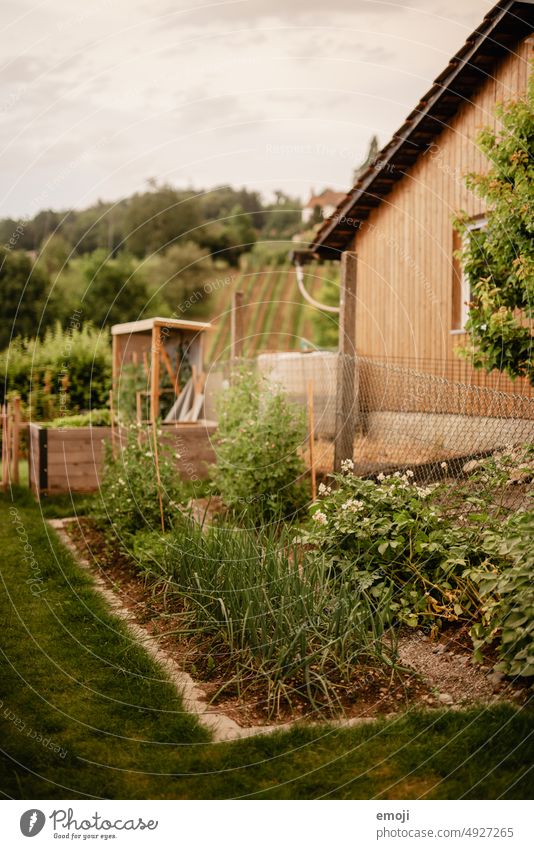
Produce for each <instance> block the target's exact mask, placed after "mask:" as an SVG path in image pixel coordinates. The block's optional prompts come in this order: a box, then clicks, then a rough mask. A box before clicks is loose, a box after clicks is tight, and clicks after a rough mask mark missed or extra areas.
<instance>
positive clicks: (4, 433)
mask: <svg viewBox="0 0 534 849" xmlns="http://www.w3.org/2000/svg"><path fill="white" fill-rule="evenodd" d="M1 415H2V489H3V491H4V492H6V490H7V481H8V477H9V469H8V465H9V451H8V442H7V440H8V434H7V413H6V405H5V404H2V414H1Z"/></svg>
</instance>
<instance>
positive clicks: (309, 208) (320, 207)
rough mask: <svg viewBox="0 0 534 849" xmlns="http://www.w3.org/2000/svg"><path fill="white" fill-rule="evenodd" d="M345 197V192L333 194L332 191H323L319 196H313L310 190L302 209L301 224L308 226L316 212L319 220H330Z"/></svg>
mask: <svg viewBox="0 0 534 849" xmlns="http://www.w3.org/2000/svg"><path fill="white" fill-rule="evenodd" d="M346 197H347V195H346V194H345V192H335V191H334V190H333V189H324V191H322V192H321V194H320V195H316V194H314V193H313V190H312V193H311V197H310V199H309V201H308V202H307V203H306V204H305V206H303V207H302V223H303V224H308V223H309V222H310V221H311V220H312V218H313V215H314V213H315V212H316V211H317V213H318V215H319V216H320V217H321V218H330V216H331V215H332V214H333V213H334V212H335V211H336V208H337V206H338V204H340V203H341V202H342V201H343V200H345V198H346Z"/></svg>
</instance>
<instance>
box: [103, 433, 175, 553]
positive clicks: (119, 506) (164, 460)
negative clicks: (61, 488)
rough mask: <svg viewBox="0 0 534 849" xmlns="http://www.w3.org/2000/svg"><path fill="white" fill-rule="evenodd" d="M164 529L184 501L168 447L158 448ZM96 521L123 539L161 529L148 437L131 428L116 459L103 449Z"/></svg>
mask: <svg viewBox="0 0 534 849" xmlns="http://www.w3.org/2000/svg"><path fill="white" fill-rule="evenodd" d="M158 456H159V471H160V479H161V490H162V502H163V516H164V523H165V528H170V527H171V526H172V521H173V517H174V516H175V515H176V513H177V511H179V509H180V503H181V502H182V501H183V500H184V494H183V489H182V484H181V481H180V478H179V475H178V471H177V469H176V466H175V463H174V460H175V457H176V455H174V456H173V452H172V451H171V449H170V448H169V447H168V446H165V445H161V444H160V445H158ZM100 495H101V507H100V510H99V517H98V518H99V521H100V524H101V525H102V527H103V528H104V530H105V531H106V532H108V533H109V532H111V533H113V534H114V535H116V536H118V537H119V538H121V539H123V538H125V539H126V541H127V538H128V536H129V535H130V534H134V533H136V531H139V530H145V529H148V530H151V529H155V528H160V529H161V516H160V507H159V495H158V484H157V475H156V465H155V459H154V445H153V441H152V434H151V433H150V432H149V433H147V432H144V431H143V430H142V429H141V428H137V427H136V426H135V425H132V426H131V427H130V428H128V430H127V438H126V440H125V441H124V442H123V443H122V444H121V445H120V448H119V449H118V451H117V456H116V457H115V459H114V458H113V454H112V450H111V447H110V446H109V445H106V457H105V472H104V478H103V480H102V484H101V488H100Z"/></svg>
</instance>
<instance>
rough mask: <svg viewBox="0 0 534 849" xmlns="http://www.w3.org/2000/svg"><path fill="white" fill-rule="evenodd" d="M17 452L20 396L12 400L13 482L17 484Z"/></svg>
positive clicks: (18, 451)
mask: <svg viewBox="0 0 534 849" xmlns="http://www.w3.org/2000/svg"><path fill="white" fill-rule="evenodd" d="M19 453H20V398H19V396H18V395H17V396H16V397H15V398H14V400H13V474H12V478H13V483H14V484H17V485H18V484H19V482H20V477H19Z"/></svg>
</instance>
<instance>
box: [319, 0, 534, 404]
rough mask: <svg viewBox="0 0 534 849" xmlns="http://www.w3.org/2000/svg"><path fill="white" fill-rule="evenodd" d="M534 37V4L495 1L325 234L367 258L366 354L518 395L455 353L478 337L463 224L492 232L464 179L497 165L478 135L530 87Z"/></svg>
mask: <svg viewBox="0 0 534 849" xmlns="http://www.w3.org/2000/svg"><path fill="white" fill-rule="evenodd" d="M533 33H534V0H524V2H514V1H513V0H504V2H500V3H498V4H497V5H496V6H494V8H492V9H491V11H489V12H488V14H487V15H486V17H485V18H484V20H483V22H482V23H481V24H480V26H479V27H477V29H476V30H475V31H474V32H473V33H472V35H470V36H469V38H468V39H467V41H466V42H465V44H464V45H463V46H462V47H461V48H460V50H459V51H458V52H457V53H456V55H455V56H454V57H453V58H452V59H451V61H450V62H449V64H448V65H447V66H446V68H444V70H443V71H442V72H441V73H440V74H439V76H438V77H437V78H436V80H435V82H434V83H433V85H432V86H431V88H430V90H429V91H427V92H426V94H424V95H423V97H422V98H421V100H420V101H419V103H418V104H417V106H416V107H415V109H413V111H412V112H411V113H410V114H409V115H408V117H407V119H406V121H405V123H404V124H403V125H402V127H401V128H400V129H399V130H398V131H397V132H396V133H395V134H394V136H393V138H392V139H391V141H390V142H389V143H388V144H387V145H386V146H385V147H384V148H383V149H382V150H381V151H379V152H378V153H377V155H376V157H375V158H374V161H373V162H371V163H370V164H369V165H368V167H367V168H366V169H365V170H364V172H363V173H361V174H360V175H359V177H358V180H357V182H356V184H355V185H354V187H353V188H352V189H351V190H350V192H349V193H348V194H347V195H346V196H345V197H344V198H343V200H342V201H341V202H340V203H338V206H337V208H336V210H335V211H333V212H332V215H331V217H330V219H329V220H327V221H325V222H324V223H323V224H322V226H321V228H320V229H319V231H318V232H317V234H316V236H315V238H314V241H313V243H312V245H311V249H312V251H313V252H314V253H316V254H319V255H320V256H322V257H325V258H330V259H332V258H338V259H339V258H340V256H341V254H342V252H343V251H356V253H357V256H358V260H357V307H356V346H357V351H358V353H359V354H361V355H364V356H366V357H372V358H376V359H379V360H387V361H388V362H395V363H399V364H406V365H410V366H413V367H416V368H419V369H420V370H423V371H432V372H438V373H439V374H441V375H444V376H447V377H451V378H455V377H459V376H460V375H461V378H462V379H464V380H465V379H468V380H469V382H472V383H477V382H479V383H484V384H485V385H488V386H499V387H501V388H507V389H511V388H512V384H511V383H510V382H509V381H508V379H507V378H506V377H504V376H502V375H495V376H493V375H492V376H491V377H487V376H486V375H484V373H480V372H476V371H475V370H474V369H471V367H470V365H469V364H463V363H461V362H460V361H459V360H458V357H457V356H456V355H455V354H454V348H455V347H456V346H457V345H458V343H459V342H463V341H465V338H466V334H465V331H464V325H465V320H466V315H467V307H466V301H468V299H469V287H468V282H467V279H466V276H465V274H464V273H463V270H462V269H461V268H459V267H458V263H457V261H456V259H455V249H456V248H458V247H459V245H458V241H457V236H456V234H455V231H454V228H453V224H452V222H453V219H454V217H455V215H457V214H458V213H459V212H460V211H465V212H466V213H467V214H468V216H469V217H470V218H471V220H472V227H473V228H474V229H477V228H481V227H483V226H484V216H485V213H486V210H485V209H484V206H483V202H482V200H481V199H480V198H479V197H478V196H476V195H475V194H473V193H472V192H471V191H469V190H468V189H467V188H466V185H465V179H464V177H465V175H466V173H468V172H470V171H476V172H479V171H483V170H484V169H486V168H487V162H486V160H485V157H484V155H483V154H482V153H481V151H480V150H479V148H478V147H477V143H476V139H477V135H478V133H479V131H480V130H481V129H482V128H483V127H485V126H490V127H495V125H496V121H497V119H496V118H495V107H496V105H497V104H498V103H499V102H500V101H508V100H511V99H516V98H518V97H521V96H522V95H524V93H525V92H526V89H527V80H528V77H529V74H530V73H531V71H532V64H531V61H532V59H533V57H534V50H533V48H534V38H533ZM333 194H334V193H332V195H333ZM313 200H314V201H315V200H317V199H313ZM513 386H515V387H516V391H517V389H518V388H519V387H520V386H524V383H523V382H522V381H517V382H516V383H515V384H513Z"/></svg>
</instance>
